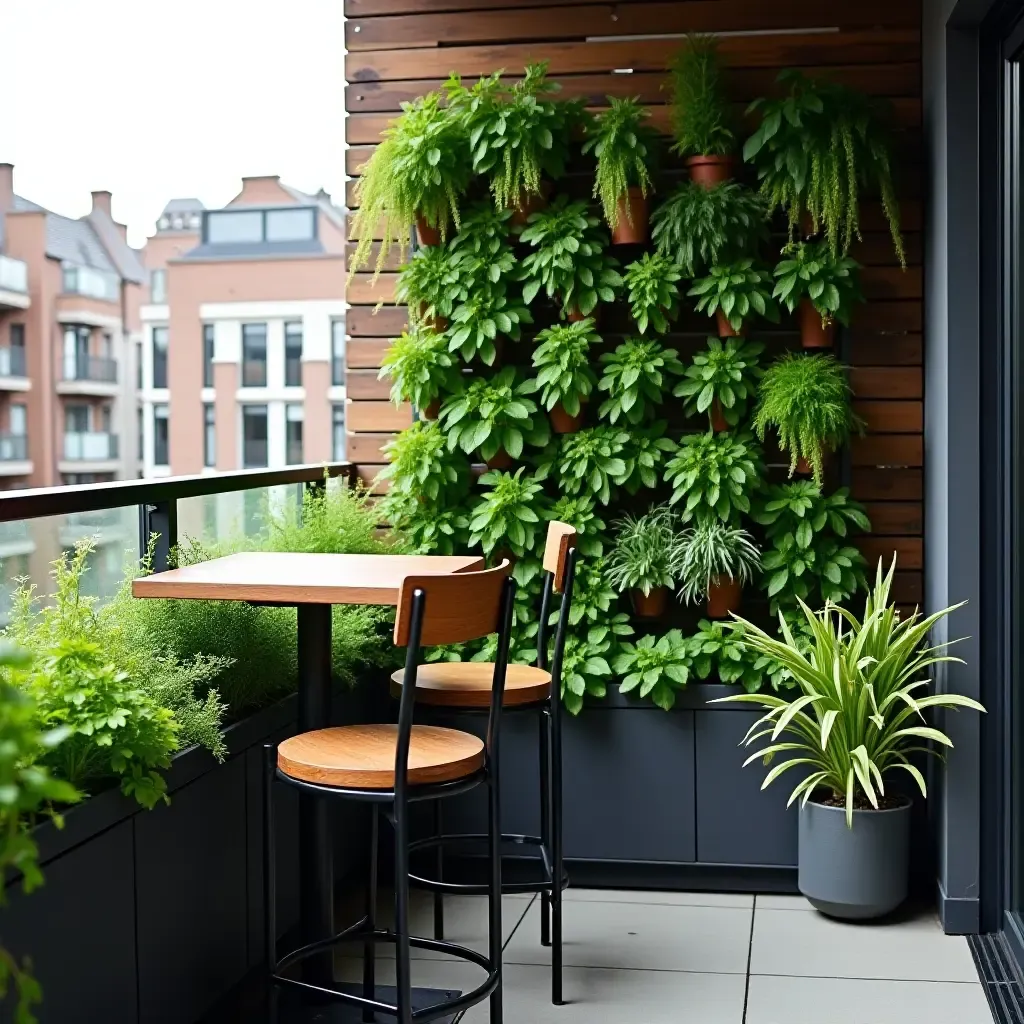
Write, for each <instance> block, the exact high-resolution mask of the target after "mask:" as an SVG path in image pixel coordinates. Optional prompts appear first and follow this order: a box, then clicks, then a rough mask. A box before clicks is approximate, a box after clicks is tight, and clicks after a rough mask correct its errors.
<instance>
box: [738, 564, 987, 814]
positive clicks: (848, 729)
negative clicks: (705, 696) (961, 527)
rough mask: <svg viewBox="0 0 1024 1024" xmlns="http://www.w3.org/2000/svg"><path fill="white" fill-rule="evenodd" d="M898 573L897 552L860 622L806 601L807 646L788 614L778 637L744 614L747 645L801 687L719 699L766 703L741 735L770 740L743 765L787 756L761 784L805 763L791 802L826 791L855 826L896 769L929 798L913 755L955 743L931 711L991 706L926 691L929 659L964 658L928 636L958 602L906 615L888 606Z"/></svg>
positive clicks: (747, 739) (876, 804) (751, 740)
mask: <svg viewBox="0 0 1024 1024" xmlns="http://www.w3.org/2000/svg"><path fill="white" fill-rule="evenodd" d="M895 572H896V560H895V559H893V562H892V565H891V567H890V569H889V571H888V573H887V574H885V575H883V572H882V563H881V561H879V564H878V571H877V574H876V577H875V585H874V588H873V589H872V590H871V592H870V593H869V594H868V598H867V600H866V601H865V603H864V615H863V617H862V618H861V619H858V618H856V617H855V616H854V615H853V614H852V613H851V612H849V611H847V610H845V609H843V608H836V607H835V606H833V605H831V604H827V605H826V606H825V608H824V609H822V610H821V611H819V612H812V611H811V609H810V608H808V607H807V605H801V609H800V610H801V611H802V612H803V615H804V617H805V618H806V620H807V626H808V630H809V632H810V634H811V636H812V637H813V642H812V644H811V645H810V649H809V650H804V649H802V648H801V646H800V645H799V644H798V643H797V642H796V640H795V638H794V637H793V634H792V632H791V631H790V629H789V627H788V625H787V624H786V622H785V620H784V619H781V620H780V627H781V630H782V639H781V640H778V639H776V638H774V637H772V636H769V634H767V633H766V632H765V631H764V630H762V629H760V628H758V627H757V626H755V625H753V624H752V623H749V622H746V621H745V620H743V619H740V620H739V621H740V623H741V624H742V626H743V633H742V636H741V642H742V643H743V644H744V646H746V647H747V648H749V649H750V650H753V651H755V652H757V653H759V654H763V655H766V656H768V657H770V658H774V659H775V660H777V661H778V662H779V663H780V664H782V665H785V666H786V668H787V669H788V670H789V672H790V674H791V675H792V678H793V680H794V681H795V683H796V685H797V689H798V692H797V694H795V695H794V697H793V698H792V699H790V700H787V699H785V698H783V697H779V696H776V695H774V694H768V693H759V694H735V695H733V696H730V697H725V698H721V699H722V700H731V701H743V702H746V703H753V704H759V705H760V706H761V707H763V708H767V709H768V710H767V713H766V714H765V715H763V716H762V717H761V718H760V719H758V721H757V722H755V723H754V725H753V726H751V728H750V730H749V731H748V733H747V735H746V737H745V739H744V743H745V744H746V745H747V746H750V745H752V744H753V743H755V742H756V741H757V740H761V739H764V738H765V737H768V744H767V746H764V747H763V748H762V749H760V750H758V751H757V752H756V753H755V754H753V755H751V756H750V757H749V758H747V760H746V761H745V762H744V764H745V765H746V764H750V763H752V762H753V761H761V762H762V763H763V764H765V765H767V764H769V763H770V761H771V760H772V759H773V758H774V757H775V756H776V755H779V754H782V755H784V759H783V760H781V761H780V762H779V763H778V764H776V765H775V766H774V767H773V768H772V769H771V771H769V772H768V774H767V775H766V776H765V780H764V785H763V786H762V787H761V788H762V789H763V788H764V787H765V786H768V785H769V784H770V783H772V782H774V781H775V780H776V779H777V778H778V777H779V776H780V775H782V774H783V773H784V772H786V771H789V769H791V768H796V767H801V768H802V771H801V775H802V777H801V779H800V782H798V783H797V785H796V786H795V787H794V789H793V791H792V793H791V794H790V797H789V803H790V804H792V803H794V802H795V801H796V800H798V799H799V800H801V803H802V804H806V803H807V801H808V800H811V799H813V798H814V797H815V795H816V793H818V792H819V791H821V790H823V791H825V793H826V794H828V795H829V796H831V798H832V799H833V800H835V801H837V802H841V803H842V804H845V806H846V823H847V825H848V826H849V827H850V828H852V827H853V812H854V809H855V808H861V807H864V808H867V807H872V808H878V807H879V803H880V801H879V798H880V797H884V796H885V787H886V780H887V778H889V779H891V777H892V775H893V773H894V771H895V770H896V769H901V770H903V771H905V772H907V774H909V775H910V777H911V778H912V779H913V780H914V782H915V783H916V784H917V786H918V789H920V791H921V795H922V796H924V797H927V795H928V788H927V786H926V784H925V780H924V776H923V775H922V774H921V771H920V769H919V768H918V767H917V765H916V764H914V763H913V761H912V760H911V755H912V754H916V753H925V754H937V753H938V751H937V750H936V748H935V746H934V745H933V744H938V745H939V746H940V747H952V745H953V744H952V741H951V740H950V739H949V737H948V736H947V735H946V734H945V733H944V732H942V731H941V730H940V729H937V728H935V727H934V726H933V725H931V724H930V722H929V719H928V717H927V715H928V713H929V711H930V709H942V710H946V711H950V710H955V709H957V708H970V709H973V710H975V711H981V712H984V710H985V708H984V707H983V706H982V705H981V704H979V703H978V702H977V701H976V700H972V699H971V698H970V697H965V696H963V695H962V694H956V693H940V694H929V693H928V692H927V687H928V684H929V683H930V682H931V680H930V679H929V678H928V674H927V673H928V670H929V669H930V668H931V667H932V666H933V665H937V664H941V663H942V662H949V661H959V660H960V659H959V658H952V657H950V656H949V655H947V654H945V653H944V652H945V650H946V648H948V647H949V642H946V641H939V642H934V641H933V640H930V637H931V636H933V635H934V634H933V633H932V630H933V629H934V627H935V626H936V624H937V623H939V622H941V621H942V619H944V618H945V617H946V616H947V615H949V614H950V613H951V612H953V611H955V610H956V609H957V608H959V607H962V605H954V606H952V607H950V608H944V609H942V611H939V612H936V613H935V614H933V615H929V616H927V617H922V616H921V615H920V614H919V613H918V612H916V611H915V612H914V613H913V614H912V615H909V616H907V617H905V618H904V617H902V616H901V615H900V613H899V612H898V611H897V610H896V608H895V607H894V606H893V605H891V604H890V603H889V594H890V590H891V587H892V580H893V576H894V575H895ZM780 737H785V739H784V741H783V742H778V741H779V739H780ZM939 756H940V757H941V754H940V755H939Z"/></svg>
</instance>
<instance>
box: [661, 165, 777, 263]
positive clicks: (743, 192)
mask: <svg viewBox="0 0 1024 1024" xmlns="http://www.w3.org/2000/svg"><path fill="white" fill-rule="evenodd" d="M651 223H652V225H653V227H652V229H651V238H652V240H653V241H654V244H655V245H656V246H657V250H658V252H659V253H660V254H661V255H663V256H667V257H668V258H669V259H670V260H671V261H672V262H673V263H675V264H676V265H677V266H678V267H680V268H681V269H682V271H683V273H684V274H685V275H686V276H687V277H696V276H697V275H698V274H700V273H701V272H702V271H704V270H705V269H706V268H708V267H713V266H715V265H716V264H718V263H729V262H732V261H733V260H737V259H739V258H741V257H743V256H746V255H748V254H749V253H751V252H753V251H755V250H756V248H757V246H758V244H759V243H760V242H761V241H762V240H763V239H765V238H767V236H768V210H767V206H766V204H765V202H764V200H763V199H762V198H761V197H760V196H759V195H758V194H757V193H756V192H752V191H751V190H750V189H748V188H747V187H746V186H744V185H741V184H739V183H738V182H733V181H727V182H722V183H721V184H719V185H714V186H712V187H711V188H705V187H704V186H703V185H699V184H697V182H693V181H688V182H685V183H683V184H682V185H680V186H679V187H678V188H677V189H676V190H675V191H674V192H673V193H672V194H671V195H670V196H669V197H668V199H667V200H666V201H665V202H664V203H662V204H661V205H660V206H659V207H658V208H657V209H656V210H655V211H654V212H653V214H652V215H651Z"/></svg>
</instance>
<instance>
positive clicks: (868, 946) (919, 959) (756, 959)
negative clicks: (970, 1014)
mask: <svg viewBox="0 0 1024 1024" xmlns="http://www.w3.org/2000/svg"><path fill="white" fill-rule="evenodd" d="M750 973H751V974H785V975H791V976H793V977H810V978H891V979H894V980H897V981H965V982H976V981H977V980H978V974H977V972H976V971H975V969H974V961H973V959H972V958H971V953H970V950H969V949H968V948H967V941H966V940H965V939H964V938H963V937H961V936H951V935H944V934H943V932H942V929H941V928H940V927H939V924H938V921H937V920H936V919H935V918H934V917H933V916H931V915H928V916H922V917H917V918H912V919H910V920H905V921H896V922H885V923H865V924H850V923H846V922H842V921H834V920H831V919H830V918H827V917H825V916H824V915H822V914H818V913H809V914H803V913H793V912H792V911H790V910H770V909H762V908H760V907H758V908H757V909H756V910H755V912H754V942H753V948H752V953H751V961H750Z"/></svg>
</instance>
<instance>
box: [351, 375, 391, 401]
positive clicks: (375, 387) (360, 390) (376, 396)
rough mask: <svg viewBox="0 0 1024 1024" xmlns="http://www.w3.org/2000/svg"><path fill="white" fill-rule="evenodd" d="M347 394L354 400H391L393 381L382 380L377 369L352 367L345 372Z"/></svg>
mask: <svg viewBox="0 0 1024 1024" xmlns="http://www.w3.org/2000/svg"><path fill="white" fill-rule="evenodd" d="M345 395H346V397H347V398H350V399H352V400H353V401H384V402H389V401H390V400H391V381H390V380H389V379H388V378H386V377H385V378H384V380H380V379H379V378H378V376H377V371H376V370H355V369H350V370H349V371H348V372H347V373H346V374H345Z"/></svg>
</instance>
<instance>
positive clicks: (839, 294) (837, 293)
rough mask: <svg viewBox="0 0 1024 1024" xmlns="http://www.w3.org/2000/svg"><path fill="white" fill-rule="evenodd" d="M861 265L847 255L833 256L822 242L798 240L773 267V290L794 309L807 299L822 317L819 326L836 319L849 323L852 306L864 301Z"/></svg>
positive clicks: (789, 308) (791, 310) (791, 309)
mask: <svg viewBox="0 0 1024 1024" xmlns="http://www.w3.org/2000/svg"><path fill="white" fill-rule="evenodd" d="M859 272H860V264H859V263H858V262H857V261H856V260H855V259H853V258H852V257H850V256H836V255H835V254H834V253H832V252H831V250H830V249H829V247H828V245H827V244H826V243H825V242H800V243H798V244H796V245H793V246H790V247H788V249H787V250H786V253H785V255H784V256H783V258H782V260H781V261H780V262H779V264H778V265H777V266H776V268H775V290H774V291H773V292H772V295H773V296H775V297H776V298H778V299H781V301H782V302H784V303H785V305H786V308H787V309H788V310H789V311H790V312H793V310H795V309H796V307H797V306H798V305H799V304H800V301H801V300H802V299H805V298H806V299H807V300H808V301H809V302H810V303H811V305H812V306H814V308H815V310H816V311H817V313H818V316H820V317H821V323H822V326H825V327H827V326H828V325H829V324H831V323H833V322H834V321H836V320H838V321H839V323H841V324H843V325H845V326H848V325H849V323H850V314H851V312H852V310H853V305H854V303H856V302H863V301H864V296H863V295H862V294H861V290H860V283H859Z"/></svg>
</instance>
